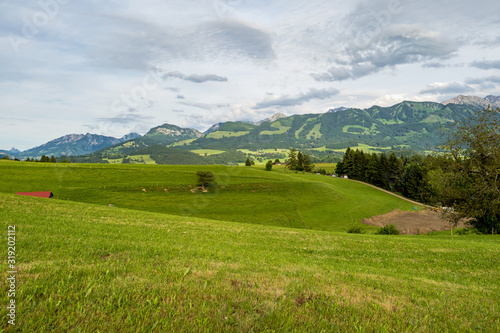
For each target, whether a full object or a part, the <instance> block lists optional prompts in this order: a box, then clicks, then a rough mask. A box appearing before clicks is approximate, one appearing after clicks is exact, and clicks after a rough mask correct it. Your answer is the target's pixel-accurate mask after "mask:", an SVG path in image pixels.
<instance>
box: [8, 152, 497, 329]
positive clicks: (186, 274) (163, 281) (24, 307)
mask: <svg viewBox="0 0 500 333" xmlns="http://www.w3.org/2000/svg"><path fill="white" fill-rule="evenodd" d="M198 170H207V171H212V172H213V173H214V174H215V175H216V178H217V182H218V191H216V192H214V193H202V192H199V191H198V192H197V193H192V192H191V190H193V189H195V185H196V177H195V173H196V171H198ZM143 190H144V191H143ZM165 190H166V191H165ZM20 191H53V192H54V195H55V197H54V199H41V198H32V197H26V196H19V195H15V194H13V193H15V192H20ZM110 204H111V206H110ZM405 205H406V206H405ZM395 208H400V209H407V210H409V209H413V204H408V203H406V202H405V201H403V200H401V199H398V198H396V197H393V196H390V195H387V194H385V193H383V192H381V191H378V190H376V189H373V188H371V187H367V186H365V185H363V184H359V183H355V182H351V181H349V180H345V179H335V178H332V177H326V176H320V175H304V174H295V173H290V172H284V171H272V172H266V171H264V170H263V169H262V168H260V167H226V166H187V167H186V166H158V165H99V164H48V163H47V164H44V163H25V162H17V163H15V162H9V161H1V162H0V224H1V225H2V226H1V229H2V230H3V232H4V236H2V239H4V246H3V247H0V248H2V249H3V250H2V251H4V254H3V255H2V257H1V258H2V259H1V261H0V262H1V267H3V269H2V274H1V278H2V280H3V281H6V279H7V277H9V275H8V273H7V272H8V268H7V267H8V266H7V262H6V257H7V242H6V239H7V230H8V226H15V228H16V235H15V236H16V244H15V248H16V249H15V252H16V264H15V265H16V267H15V268H16V271H17V273H16V295H15V301H16V325H15V326H12V325H9V324H8V322H7V320H8V319H7V309H6V305H7V304H8V302H9V298H8V296H7V295H8V290H9V287H8V284H7V283H2V284H0V289H1V296H0V299H2V302H1V303H2V306H1V307H0V318H1V319H0V332H498V331H500V283H499V282H500V279H499V275H498V272H499V268H500V238H499V236H479V235H466V236H450V235H449V234H448V233H438V234H432V235H419V236H387V235H375V234H373V232H374V229H369V228H368V233H367V234H362V235H359V234H348V233H346V232H344V230H345V229H346V228H348V227H350V226H352V225H361V224H360V222H359V220H360V219H361V218H362V217H364V216H372V215H375V214H377V213H381V212H387V211H390V210H392V209H395Z"/></svg>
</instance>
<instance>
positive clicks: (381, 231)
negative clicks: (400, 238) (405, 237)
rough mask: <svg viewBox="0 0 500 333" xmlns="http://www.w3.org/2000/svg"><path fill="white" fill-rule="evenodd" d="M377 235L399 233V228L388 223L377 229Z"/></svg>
mask: <svg viewBox="0 0 500 333" xmlns="http://www.w3.org/2000/svg"><path fill="white" fill-rule="evenodd" d="M377 235H399V230H398V229H397V228H396V226H395V225H394V224H388V225H386V226H385V227H383V228H380V229H379V230H378V231H377Z"/></svg>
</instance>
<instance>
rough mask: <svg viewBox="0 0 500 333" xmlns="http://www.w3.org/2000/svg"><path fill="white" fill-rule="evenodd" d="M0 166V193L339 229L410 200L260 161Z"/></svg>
mask: <svg viewBox="0 0 500 333" xmlns="http://www.w3.org/2000/svg"><path fill="white" fill-rule="evenodd" d="M0 170H1V172H0V192H3V193H11V194H13V193H16V192H31V191H52V192H53V193H54V196H55V198H57V199H61V200H69V201H77V202H86V203H93V204H99V205H103V206H108V205H110V204H111V205H114V206H116V207H121V208H129V209H135V210H145V211H151V212H157V213H168V214H174V215H182V216H193V217H202V218H209V219H215V220H222V221H234V222H244V223H251V224H262V225H272V226H279V227H293V228H306V229H315V230H329V231H344V230H346V229H348V228H349V227H351V226H354V225H358V226H364V225H363V224H361V222H360V221H361V219H363V218H367V217H371V216H374V215H379V214H384V213H387V212H390V211H392V210H394V209H396V208H398V209H401V210H412V209H413V207H414V204H411V203H408V202H406V201H404V200H402V199H399V198H396V197H394V196H391V195H389V194H387V193H384V192H382V191H379V190H377V189H374V188H371V187H369V186H366V185H363V184H359V183H355V182H351V181H349V180H345V179H336V178H332V177H327V176H320V175H315V174H301V173H298V174H296V173H292V172H283V171H277V170H276V171H273V172H266V171H264V170H263V169H262V167H229V166H165V165H104V164H51V163H28V162H17V163H16V162H10V161H0ZM199 170H204V171H211V172H213V173H214V174H215V176H216V179H217V183H218V189H217V191H216V192H214V193H201V192H200V191H196V183H197V179H196V172H197V171H199ZM193 192H196V193H193ZM367 230H368V231H369V232H374V231H375V230H376V228H375V227H367Z"/></svg>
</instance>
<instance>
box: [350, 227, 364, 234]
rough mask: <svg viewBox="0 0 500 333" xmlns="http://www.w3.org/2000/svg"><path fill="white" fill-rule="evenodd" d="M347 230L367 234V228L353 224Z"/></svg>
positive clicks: (351, 232) (352, 232)
mask: <svg viewBox="0 0 500 333" xmlns="http://www.w3.org/2000/svg"><path fill="white" fill-rule="evenodd" d="M347 232H348V233H350V234H365V233H366V230H365V228H363V227H359V226H352V227H350V228H349V229H347Z"/></svg>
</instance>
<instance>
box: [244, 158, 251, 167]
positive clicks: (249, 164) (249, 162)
mask: <svg viewBox="0 0 500 333" xmlns="http://www.w3.org/2000/svg"><path fill="white" fill-rule="evenodd" d="M245 166H252V161H250V157H247V160H246V161H245Z"/></svg>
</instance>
